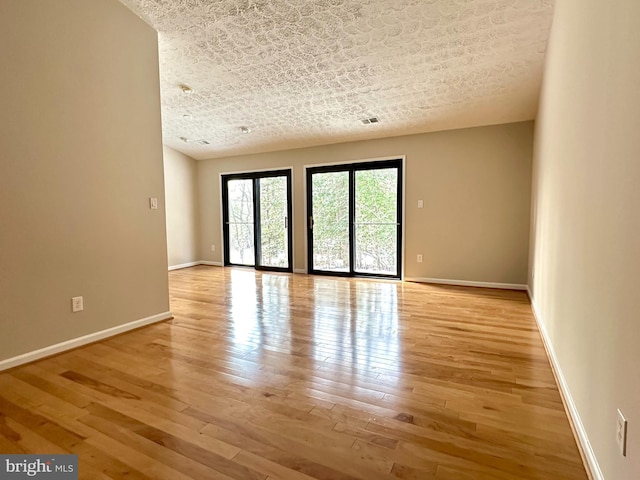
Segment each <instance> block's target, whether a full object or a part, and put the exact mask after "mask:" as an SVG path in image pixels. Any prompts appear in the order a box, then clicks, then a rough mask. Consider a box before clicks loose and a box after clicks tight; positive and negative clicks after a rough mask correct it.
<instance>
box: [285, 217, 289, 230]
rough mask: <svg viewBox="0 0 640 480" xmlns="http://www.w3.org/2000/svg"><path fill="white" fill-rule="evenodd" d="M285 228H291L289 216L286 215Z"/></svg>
mask: <svg viewBox="0 0 640 480" xmlns="http://www.w3.org/2000/svg"><path fill="white" fill-rule="evenodd" d="M284 228H289V217H284Z"/></svg>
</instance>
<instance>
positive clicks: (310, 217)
mask: <svg viewBox="0 0 640 480" xmlns="http://www.w3.org/2000/svg"><path fill="white" fill-rule="evenodd" d="M309 230H313V217H312V216H309Z"/></svg>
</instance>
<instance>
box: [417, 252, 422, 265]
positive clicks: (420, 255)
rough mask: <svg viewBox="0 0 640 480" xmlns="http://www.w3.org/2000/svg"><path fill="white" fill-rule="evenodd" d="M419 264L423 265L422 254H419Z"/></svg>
mask: <svg viewBox="0 0 640 480" xmlns="http://www.w3.org/2000/svg"><path fill="white" fill-rule="evenodd" d="M417 262H418V263H422V254H421V253H419V254H418V258H417Z"/></svg>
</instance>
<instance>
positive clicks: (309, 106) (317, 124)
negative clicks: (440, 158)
mask: <svg viewBox="0 0 640 480" xmlns="http://www.w3.org/2000/svg"><path fill="white" fill-rule="evenodd" d="M121 1H122V2H123V3H124V4H125V5H126V6H128V7H129V8H130V9H131V10H133V11H134V12H136V13H137V14H138V15H139V16H140V17H142V18H143V19H144V20H145V21H147V23H149V24H150V25H152V26H153V27H154V28H155V29H156V30H158V32H159V42H160V45H159V50H160V78H161V89H162V123H163V136H164V142H165V144H167V145H169V146H170V147H172V148H175V149H176V150H179V151H181V152H184V153H186V154H187V155H190V156H192V157H193V158H196V159H204V158H214V157H222V156H229V155H237V154H243V153H253V152H263V151H270V150H280V149H287V148H295V147H303V146H310V145H319V144H328V143H337V142H344V141H351V140H361V139H370V138H380V137H387V136H395V135H404V134H409V133H419V132H429V131H435V130H444V129H450V128H461V127H468V126H477V125H488V124H496V123H505V122H513V121H521V120H529V119H532V118H534V116H535V113H536V106H537V100H538V93H539V89H540V82H541V76H542V65H543V59H544V52H545V49H546V43H547V38H548V36H549V29H550V26H551V19H552V13H553V0H215V1H214V0H121ZM182 84H184V85H188V86H190V87H191V88H192V89H193V93H191V94H189V95H186V94H184V93H183V92H182V90H181V89H180V85H182ZM373 116H376V117H378V118H379V119H380V122H379V123H377V124H370V125H363V124H362V123H361V121H360V120H361V119H363V118H368V117H373ZM243 126H246V127H248V128H249V129H251V132H250V133H249V134H243V133H242V132H241V130H240V128H241V127H243ZM181 137H184V138H187V139H189V142H184V141H183V140H181ZM199 140H206V141H207V142H209V145H201V144H199V143H197V142H198V141H199Z"/></svg>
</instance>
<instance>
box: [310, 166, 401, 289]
mask: <svg viewBox="0 0 640 480" xmlns="http://www.w3.org/2000/svg"><path fill="white" fill-rule="evenodd" d="M401 199H402V161H401V160H390V161H380V162H366V163H357V164H349V165H338V166H336V165H331V166H326V167H314V168H309V169H307V217H308V225H307V228H308V235H307V239H308V255H309V257H308V270H309V273H322V274H329V275H362V276H377V277H380V276H382V277H391V278H400V276H401V271H400V268H401V257H402V254H401V245H402V242H401V240H402V237H401V235H402V226H401V222H400V219H401V218H402V212H401V208H402V202H401Z"/></svg>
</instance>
